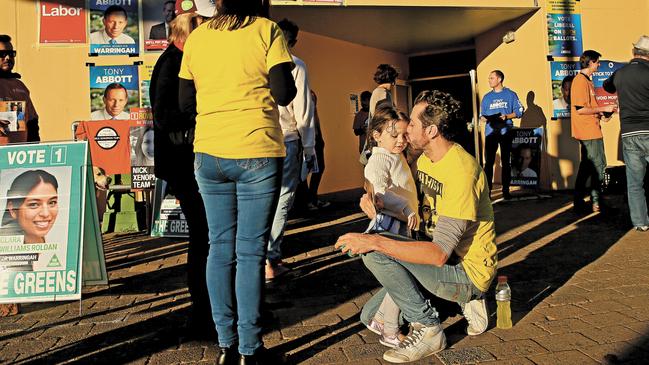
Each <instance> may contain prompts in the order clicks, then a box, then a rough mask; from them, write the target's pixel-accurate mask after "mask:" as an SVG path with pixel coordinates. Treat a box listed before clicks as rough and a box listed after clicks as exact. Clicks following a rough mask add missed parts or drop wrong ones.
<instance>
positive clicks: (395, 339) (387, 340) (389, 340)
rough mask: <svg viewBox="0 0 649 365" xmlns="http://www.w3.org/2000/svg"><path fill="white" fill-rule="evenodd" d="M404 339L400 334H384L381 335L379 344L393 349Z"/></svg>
mask: <svg viewBox="0 0 649 365" xmlns="http://www.w3.org/2000/svg"><path fill="white" fill-rule="evenodd" d="M404 338H405V336H403V335H402V334H400V333H397V334H394V335H390V336H389V335H386V334H382V335H381V338H379V343H380V344H381V345H383V346H387V347H389V348H392V349H393V348H396V347H397V346H399V344H400V343H401V341H403V339H404Z"/></svg>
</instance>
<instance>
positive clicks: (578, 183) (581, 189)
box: [574, 138, 606, 206]
mask: <svg viewBox="0 0 649 365" xmlns="http://www.w3.org/2000/svg"><path fill="white" fill-rule="evenodd" d="M579 145H580V146H581V161H580V162H579V170H577V179H576V180H575V196H574V202H575V206H578V205H583V204H584V200H583V199H584V195H585V193H586V182H587V181H588V179H589V178H590V200H591V201H592V203H593V204H599V196H600V190H601V184H602V181H604V170H605V169H606V155H605V154H604V140H603V139H602V138H598V139H589V140H584V141H579Z"/></svg>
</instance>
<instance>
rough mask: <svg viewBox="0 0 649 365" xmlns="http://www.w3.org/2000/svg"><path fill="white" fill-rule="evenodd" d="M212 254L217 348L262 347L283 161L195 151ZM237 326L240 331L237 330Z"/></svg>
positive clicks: (209, 271) (249, 350)
mask: <svg viewBox="0 0 649 365" xmlns="http://www.w3.org/2000/svg"><path fill="white" fill-rule="evenodd" d="M194 173H195V175H196V181H197V182H198V186H199V190H200V193H201V196H202V197H203V201H204V202H205V212H206V213H207V223H208V226H209V231H210V233H209V239H210V250H209V255H208V257H207V289H208V293H209V296H210V304H211V307H212V318H213V319H214V323H215V324H216V331H217V332H218V335H219V346H220V347H230V346H232V345H234V344H236V343H237V342H238V344H239V353H240V354H243V355H252V354H254V352H255V351H256V350H257V349H258V348H260V347H261V346H262V345H263V343H262V341H261V326H260V324H259V322H260V313H261V304H262V301H263V295H262V293H263V290H264V264H265V260H266V243H267V242H268V236H269V234H270V226H271V223H272V219H273V214H274V213H275V207H276V205H277V198H278V195H279V189H280V185H281V181H282V159H281V158H249V159H227V158H218V157H214V156H211V155H208V154H205V153H196V158H195V160H194ZM235 325H236V328H235Z"/></svg>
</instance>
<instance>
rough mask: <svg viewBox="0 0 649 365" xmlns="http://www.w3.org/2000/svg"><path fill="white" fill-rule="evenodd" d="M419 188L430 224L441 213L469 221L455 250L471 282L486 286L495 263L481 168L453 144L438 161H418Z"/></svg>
mask: <svg viewBox="0 0 649 365" xmlns="http://www.w3.org/2000/svg"><path fill="white" fill-rule="evenodd" d="M417 177H418V180H419V189H420V190H421V192H423V193H424V194H425V198H426V200H427V201H428V203H429V204H430V208H431V213H432V220H433V224H436V222H437V219H438V218H439V217H440V216H444V217H449V218H455V219H463V220H468V221H470V224H469V225H468V229H467V230H466V232H465V233H464V234H463V235H462V237H461V238H460V242H459V243H458V245H457V246H456V247H455V250H454V252H455V253H456V254H457V255H458V256H459V257H460V258H461V259H462V267H463V268H464V271H465V272H466V273H467V275H468V277H469V279H471V282H472V283H473V284H474V285H475V286H476V287H477V288H478V289H480V290H481V291H483V292H485V291H487V289H489V284H490V283H491V280H492V279H493V278H494V276H495V275H496V269H497V265H498V257H497V249H496V230H495V225H494V213H493V209H492V207H491V199H490V198H489V187H488V185H487V179H486V175H485V173H484V171H482V168H481V167H480V165H478V162H477V161H476V160H475V158H474V157H473V156H471V155H470V154H468V153H467V152H466V151H465V150H464V149H463V148H462V147H461V146H460V145H458V144H455V145H453V147H451V149H450V150H449V151H448V152H447V153H446V155H444V157H443V158H442V159H441V160H440V161H437V162H433V161H431V160H430V159H429V158H428V157H426V155H421V156H420V157H419V159H418V160H417Z"/></svg>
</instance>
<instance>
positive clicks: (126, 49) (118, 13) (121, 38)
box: [88, 0, 140, 56]
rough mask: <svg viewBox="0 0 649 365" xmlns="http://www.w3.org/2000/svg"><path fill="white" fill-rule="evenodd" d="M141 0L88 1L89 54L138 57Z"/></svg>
mask: <svg viewBox="0 0 649 365" xmlns="http://www.w3.org/2000/svg"><path fill="white" fill-rule="evenodd" d="M138 3H139V2H138V0H89V2H88V8H89V11H88V13H89V20H88V33H89V37H88V38H89V43H90V54H91V55H97V56H112V55H138V54H139V53H140V52H139V50H140V47H139V44H138V42H139V39H140V32H139V26H138V24H139V18H138Z"/></svg>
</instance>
